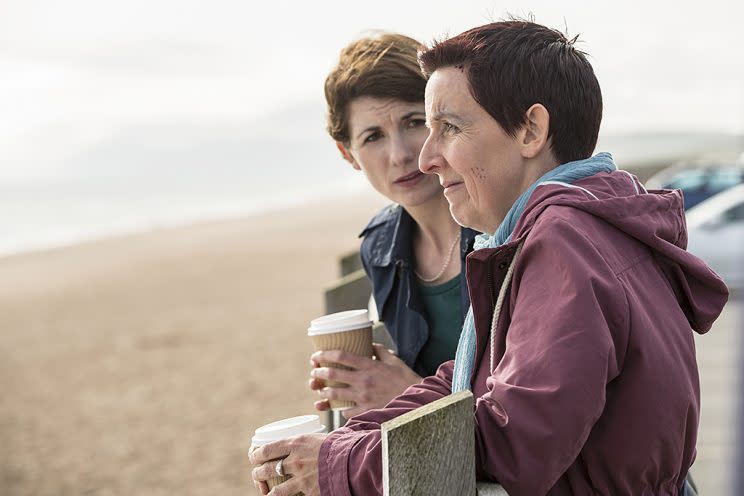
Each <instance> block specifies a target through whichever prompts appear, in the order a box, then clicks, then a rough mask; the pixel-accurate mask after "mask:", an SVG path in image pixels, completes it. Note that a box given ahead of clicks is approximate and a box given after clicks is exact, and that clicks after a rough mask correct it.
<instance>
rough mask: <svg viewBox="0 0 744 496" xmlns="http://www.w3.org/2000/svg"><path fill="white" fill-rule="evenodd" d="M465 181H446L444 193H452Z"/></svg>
mask: <svg viewBox="0 0 744 496" xmlns="http://www.w3.org/2000/svg"><path fill="white" fill-rule="evenodd" d="M463 184H464V183H463V182H462V181H452V182H449V183H444V185H443V186H444V194H445V195H446V194H447V193H451V192H453V191H455V190H456V189H459V188H460V186H462V185H463Z"/></svg>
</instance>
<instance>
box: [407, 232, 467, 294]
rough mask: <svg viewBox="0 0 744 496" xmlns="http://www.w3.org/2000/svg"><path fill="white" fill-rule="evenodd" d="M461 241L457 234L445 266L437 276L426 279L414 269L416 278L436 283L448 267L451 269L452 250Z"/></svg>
mask: <svg viewBox="0 0 744 496" xmlns="http://www.w3.org/2000/svg"><path fill="white" fill-rule="evenodd" d="M459 240H460V233H457V237H455V239H454V241H452V244H451V245H450V247H449V255H447V260H445V261H444V265H442V269H441V270H440V271H439V273H437V275H435V276H434V277H432V278H426V277H424V276H422V275H421V274H419V272H418V271H417V270H416V269H414V270H413V273H414V274H416V277H418V278H419V279H420V280H421V281H423V282H434V281H436V280H437V279H439V278H440V277H442V274H444V271H445V270H447V267H449V264H450V260H452V250H453V248H454V247H455V245H456V244H457V242H458V241H459Z"/></svg>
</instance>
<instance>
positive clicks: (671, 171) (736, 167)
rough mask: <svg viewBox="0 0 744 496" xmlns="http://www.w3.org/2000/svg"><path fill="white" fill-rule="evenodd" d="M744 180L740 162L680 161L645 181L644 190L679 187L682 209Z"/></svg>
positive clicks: (690, 206) (742, 166)
mask: <svg viewBox="0 0 744 496" xmlns="http://www.w3.org/2000/svg"><path fill="white" fill-rule="evenodd" d="M743 183H744V163H741V162H735V163H721V162H684V163H679V164H675V165H673V166H671V167H668V168H666V169H664V170H662V171H661V172H659V173H658V174H656V175H654V176H652V177H651V178H650V179H649V180H648V181H646V188H648V189H680V190H682V195H683V196H684V198H685V210H688V209H690V208H692V207H694V206H695V205H697V204H698V203H700V202H702V201H704V200H706V199H708V198H711V197H712V196H715V195H717V194H718V193H720V192H722V191H725V190H727V189H729V188H732V187H734V186H736V185H738V184H743Z"/></svg>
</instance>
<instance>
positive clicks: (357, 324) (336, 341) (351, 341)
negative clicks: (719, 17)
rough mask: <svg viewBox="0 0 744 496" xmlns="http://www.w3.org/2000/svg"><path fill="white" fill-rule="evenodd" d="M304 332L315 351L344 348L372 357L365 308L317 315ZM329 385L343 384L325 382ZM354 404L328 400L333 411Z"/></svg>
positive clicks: (370, 325)
mask: <svg viewBox="0 0 744 496" xmlns="http://www.w3.org/2000/svg"><path fill="white" fill-rule="evenodd" d="M307 334H308V336H310V338H311V339H312V341H313V346H314V347H315V351H325V350H344V351H348V352H351V353H354V354H356V355H360V356H364V357H369V358H372V356H373V355H374V349H373V348H372V322H371V321H370V320H369V312H368V311H367V310H347V311H345V312H338V313H332V314H330V315H324V316H323V317H318V318H317V319H314V320H312V321H311V322H310V327H309V328H308V329H307ZM320 365H321V366H323V367H336V368H343V369H348V367H344V366H343V365H341V364H338V363H333V362H328V363H321V364H320ZM326 386H329V387H345V386H346V384H343V383H340V382H336V381H326ZM355 404H356V403H354V402H353V401H339V400H331V401H330V406H331V409H332V410H346V409H348V408H352V407H353V406H354V405H355Z"/></svg>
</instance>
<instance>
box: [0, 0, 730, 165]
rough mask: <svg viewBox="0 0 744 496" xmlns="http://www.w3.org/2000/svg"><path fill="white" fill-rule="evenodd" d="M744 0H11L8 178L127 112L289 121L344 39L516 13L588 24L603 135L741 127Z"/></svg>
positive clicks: (2, 100)
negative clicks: (600, 93)
mask: <svg viewBox="0 0 744 496" xmlns="http://www.w3.org/2000/svg"><path fill="white" fill-rule="evenodd" d="M742 5H744V2H734V1H726V2H724V1H720V0H713V1H706V2H703V3H697V4H692V3H689V2H679V1H676V2H654V1H645V2H635V3H634V2H578V1H573V0H566V1H559V2H556V1H555V0H552V1H534V2H525V1H520V2H513V1H509V2H495V1H473V2H467V1H462V2H453V1H451V0H448V1H439V0H427V1H425V2H407V1H401V0H395V1H387V0H384V1H381V0H378V1H375V2H353V1H349V0H347V1H332V2H323V1H317V2H308V1H298V2H281V1H272V2H261V4H260V6H257V2H249V1H248V0H242V1H232V0H210V1H208V2H207V1H204V0H127V1H123V0H121V1H110V0H65V1H58V0H0V115H2V119H0V179H2V178H8V177H15V176H19V177H21V176H24V175H27V174H33V173H34V171H35V173H39V174H42V173H44V174H45V173H52V170H51V169H54V168H56V169H57V171H56V172H57V173H60V170H61V169H60V168H63V167H64V157H65V156H67V155H69V154H74V153H79V151H80V150H81V149H84V148H85V147H89V146H92V145H94V144H95V143H97V142H99V141H100V140H102V139H104V138H105V137H106V136H108V135H110V134H111V133H113V132H115V131H116V130H118V129H122V128H126V127H129V126H145V125H150V124H156V123H159V122H177V121H184V122H207V123H208V122H238V123H239V122H246V123H248V122H252V123H253V126H252V128H254V129H257V131H256V132H258V133H261V132H266V133H271V134H275V135H276V134H279V135H281V133H282V130H283V123H282V121H281V120H280V121H277V119H275V118H273V117H272V116H273V115H275V114H277V115H279V114H281V115H282V119H287V118H288V117H287V115H292V109H293V108H298V109H307V108H313V105H314V104H317V105H318V108H322V107H321V105H322V83H323V79H324V77H325V75H326V73H327V72H328V70H329V69H330V67H331V66H332V65H333V63H334V62H335V59H336V57H337V54H338V51H339V49H340V48H341V47H342V46H343V45H344V44H346V43H347V42H348V41H350V40H351V39H353V38H355V37H356V36H358V35H360V34H362V33H364V31H365V30H370V29H388V30H394V31H400V32H403V33H406V34H409V35H412V36H413V37H416V38H418V39H420V40H422V41H424V42H428V41H430V40H432V39H433V38H435V37H439V38H441V37H442V36H446V35H447V34H450V35H454V34H457V33H459V32H461V31H463V30H465V29H468V28H470V27H473V26H476V25H480V24H484V23H486V22H488V21H490V20H497V19H498V18H500V17H502V16H504V15H505V14H507V13H513V14H517V15H526V14H528V13H530V12H532V13H533V14H534V16H535V20H536V21H538V22H541V23H543V24H547V25H549V26H551V27H557V28H561V29H564V30H565V29H567V31H568V34H570V35H575V34H581V38H580V39H583V40H584V43H583V44H582V45H581V47H582V48H583V49H584V50H586V51H588V52H589V53H590V54H591V61H592V64H593V65H594V67H595V71H596V72H597V75H598V78H599V80H600V84H601V85H602V88H603V92H604V98H605V120H604V123H603V132H604V133H622V132H631V131H639V130H640V131H646V130H664V131H713V132H726V133H744V63H742V60H744V55H742V41H741V33H742V28H744V25H743V24H742V19H743V18H744V7H742ZM288 110H289V112H287V111H288ZM301 117H302V116H298V119H299V120H303V119H302V118H301ZM262 123H264V124H265V125H264V126H263V127H262ZM290 127H291V126H290ZM292 132H298V131H296V130H292ZM287 138H288V139H291V136H290V137H287Z"/></svg>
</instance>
